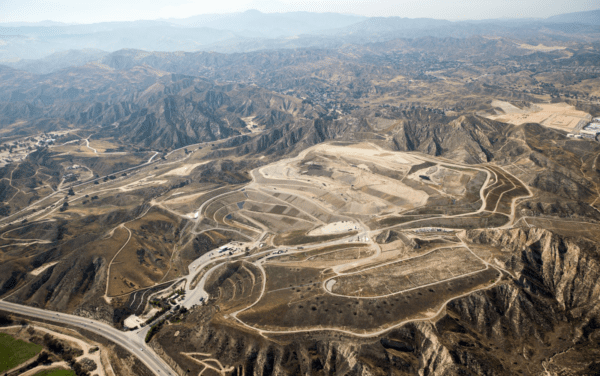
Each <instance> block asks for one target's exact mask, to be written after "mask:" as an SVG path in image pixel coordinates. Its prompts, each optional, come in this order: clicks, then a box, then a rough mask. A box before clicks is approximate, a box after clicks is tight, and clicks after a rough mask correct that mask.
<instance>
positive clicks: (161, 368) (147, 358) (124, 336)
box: [0, 301, 177, 375]
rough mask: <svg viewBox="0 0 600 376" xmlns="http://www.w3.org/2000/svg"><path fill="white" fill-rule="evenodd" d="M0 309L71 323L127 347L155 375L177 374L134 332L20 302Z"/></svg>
mask: <svg viewBox="0 0 600 376" xmlns="http://www.w3.org/2000/svg"><path fill="white" fill-rule="evenodd" d="M0 309H3V310H5V311H9V312H13V313H17V314H20V315H24V316H29V317H34V318H36V319H42V320H46V321H50V322H53V323H55V324H59V325H71V326H75V327H78V328H81V329H85V330H89V331H90V332H92V333H96V334H98V335H100V336H102V337H104V338H106V339H108V340H110V341H112V342H114V343H116V344H118V345H120V346H122V347H123V348H125V349H127V350H128V351H129V352H131V353H132V354H133V355H134V356H136V357H137V358H138V359H139V360H140V361H142V363H144V364H145V365H146V366H147V367H148V369H150V370H151V371H152V372H154V374H155V375H177V373H176V372H175V371H173V369H171V367H170V366H169V365H168V364H166V363H165V362H164V361H163V360H162V359H161V358H160V357H159V356H158V355H156V353H155V352H154V351H152V349H151V348H149V347H148V346H146V344H145V343H144V340H143V339H142V338H140V337H138V336H137V335H136V333H134V332H122V331H120V330H117V329H115V328H113V327H111V326H109V325H107V324H104V323H102V322H99V321H96V320H92V319H88V318H85V317H79V316H73V315H68V314H65V313H58V312H53V311H47V310H43V309H39V308H33V307H28V306H24V305H20V304H14V303H9V302H5V301H0Z"/></svg>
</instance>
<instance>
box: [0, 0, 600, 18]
mask: <svg viewBox="0 0 600 376" xmlns="http://www.w3.org/2000/svg"><path fill="white" fill-rule="evenodd" d="M599 7H600V6H599V2H598V0H318V1H317V0H304V1H297V0H295V1H294V0H221V1H215V0H167V1H165V0H102V1H99V0H0V22H23V21H25V22H38V21H42V20H53V21H61V22H75V23H93V22H102V21H130V20H140V19H158V18H186V17H190V16H193V15H197V14H206V13H230V12H239V11H244V10H247V9H258V10H260V11H263V12H287V11H297V10H302V11H312V12H337V13H354V14H360V15H365V16H400V17H410V18H416V17H431V18H443V19H452V20H458V19H485V18H503V17H510V18H518V17H548V16H551V15H555V14H560V13H569V12H577V11H583V10H592V9H598V8H599Z"/></svg>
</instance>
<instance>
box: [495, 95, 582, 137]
mask: <svg viewBox="0 0 600 376" xmlns="http://www.w3.org/2000/svg"><path fill="white" fill-rule="evenodd" d="M492 105H493V106H495V107H500V108H502V109H503V110H504V112H506V113H505V114H501V115H493V116H488V118H489V119H492V120H498V121H502V122H504V123H509V124H515V125H520V124H525V123H539V124H542V125H545V126H547V127H550V128H555V129H560V130H564V131H570V130H572V129H573V128H575V127H576V126H577V124H578V123H579V122H580V121H584V120H588V119H589V120H591V116H590V114H588V113H587V112H583V111H578V110H577V109H575V107H573V106H570V105H568V104H566V103H539V104H535V105H533V106H532V107H530V108H526V109H519V108H517V107H515V106H513V105H511V104H510V103H507V102H502V101H493V102H492Z"/></svg>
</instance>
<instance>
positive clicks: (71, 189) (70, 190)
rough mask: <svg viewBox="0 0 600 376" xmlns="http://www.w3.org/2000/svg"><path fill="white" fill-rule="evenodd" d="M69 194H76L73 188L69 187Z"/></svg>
mask: <svg viewBox="0 0 600 376" xmlns="http://www.w3.org/2000/svg"><path fill="white" fill-rule="evenodd" d="M69 196H75V191H74V190H73V188H69Z"/></svg>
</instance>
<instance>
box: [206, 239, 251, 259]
mask: <svg viewBox="0 0 600 376" xmlns="http://www.w3.org/2000/svg"><path fill="white" fill-rule="evenodd" d="M243 251H244V249H243V244H242V243H239V242H231V243H228V244H225V245H224V246H221V247H219V248H217V253H218V254H219V255H223V254H228V255H229V256H232V255H233V254H235V253H240V252H243ZM211 254H212V252H211Z"/></svg>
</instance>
